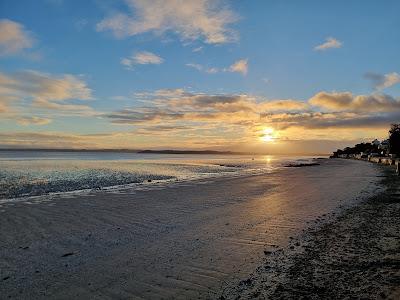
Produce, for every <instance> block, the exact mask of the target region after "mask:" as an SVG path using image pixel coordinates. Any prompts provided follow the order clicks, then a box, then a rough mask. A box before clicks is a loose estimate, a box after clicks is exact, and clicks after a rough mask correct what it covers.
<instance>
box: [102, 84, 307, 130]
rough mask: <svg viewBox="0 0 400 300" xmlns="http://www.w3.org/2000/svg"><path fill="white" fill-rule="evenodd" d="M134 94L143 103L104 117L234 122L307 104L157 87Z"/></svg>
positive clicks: (125, 120) (126, 121)
mask: <svg viewBox="0 0 400 300" xmlns="http://www.w3.org/2000/svg"><path fill="white" fill-rule="evenodd" d="M136 95H137V96H138V97H145V99H146V106H145V107H135V108H126V109H123V110H119V111H115V112H113V113H110V114H106V115H104V117H106V118H109V119H111V120H112V122H113V123H115V124H133V125H147V126H148V125H149V124H161V123H174V122H186V123H190V122H202V123H204V122H205V123H207V122H214V123H215V122H219V123H224V122H225V123H227V124H232V123H235V124H238V123H241V122H245V121H249V120H251V121H256V120H258V119H259V118H260V114H261V113H265V112H278V111H283V112H288V111H299V110H304V109H307V107H308V104H307V103H305V102H303V101H296V100H272V101H266V100H265V99H258V98H257V97H253V96H251V95H245V94H243V95H235V94H204V93H191V92H187V91H185V90H184V89H175V90H158V91H155V92H153V93H140V94H136ZM262 100H264V101H262ZM149 105H150V106H149ZM164 125H167V124H164ZM175 125H176V124H175Z"/></svg>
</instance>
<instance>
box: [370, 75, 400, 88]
mask: <svg viewBox="0 0 400 300" xmlns="http://www.w3.org/2000/svg"><path fill="white" fill-rule="evenodd" d="M365 77H366V78H368V79H370V80H371V81H372V83H373V85H374V88H375V89H377V90H383V89H386V88H388V87H391V86H393V85H395V84H398V83H400V75H399V74H398V73H396V72H393V73H389V74H385V75H381V74H375V73H367V74H365Z"/></svg>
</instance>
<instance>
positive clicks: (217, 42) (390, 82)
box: [0, 0, 400, 154]
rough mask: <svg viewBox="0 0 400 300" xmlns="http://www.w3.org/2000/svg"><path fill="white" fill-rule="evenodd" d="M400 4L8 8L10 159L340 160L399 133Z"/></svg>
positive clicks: (2, 28)
mask: <svg viewBox="0 0 400 300" xmlns="http://www.w3.org/2000/svg"><path fill="white" fill-rule="evenodd" d="M399 11H400V1H397V0H393V1H391V0H385V1H377V0H352V1H348V0H347V1H340V0H338V1H319V0H318V1H311V0H310V1H308V0H305V1H295V0H292V1H289V0H288V1H282V0H275V1H274V0H251V1H250V0H234V1H233V0H232V1H224V0H220V1H217V0H193V1H183V0H151V1H147V0H115V1H111V0H85V1H74V0H37V1H28V0H25V1H24V0H21V1H14V0H0V147H1V148H15V147H18V148H20V147H23V148H37V147H39V148H85V149H95V148H96V149H97V148H107V149H109V148H110V149H111V148H113V149H121V148H129V149H199V150H205V149H212V150H231V151H251V152H259V153H270V154H294V153H329V152H331V151H333V150H335V149H337V148H340V147H344V146H347V145H351V144H354V143H356V142H361V141H371V140H373V139H374V138H378V139H385V138H387V131H388V129H389V126H390V124H391V123H394V122H400V57H399V54H400V17H399V14H398V12H399Z"/></svg>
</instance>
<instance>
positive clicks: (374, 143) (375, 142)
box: [371, 139, 381, 147]
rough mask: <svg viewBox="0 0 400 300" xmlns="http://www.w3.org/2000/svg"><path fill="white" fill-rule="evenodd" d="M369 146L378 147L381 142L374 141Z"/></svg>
mask: <svg viewBox="0 0 400 300" xmlns="http://www.w3.org/2000/svg"><path fill="white" fill-rule="evenodd" d="M371 144H372V145H374V146H377V147H378V146H379V145H380V144H381V142H380V141H378V140H377V139H374V140H373V141H372V143H371Z"/></svg>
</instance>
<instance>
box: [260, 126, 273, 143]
mask: <svg viewBox="0 0 400 300" xmlns="http://www.w3.org/2000/svg"><path fill="white" fill-rule="evenodd" d="M275 138H276V133H275V131H274V130H273V129H272V128H264V129H263V131H262V134H261V137H260V139H261V140H262V141H263V142H272V141H274V140H275Z"/></svg>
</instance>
